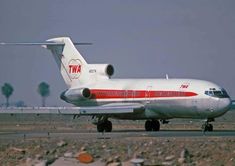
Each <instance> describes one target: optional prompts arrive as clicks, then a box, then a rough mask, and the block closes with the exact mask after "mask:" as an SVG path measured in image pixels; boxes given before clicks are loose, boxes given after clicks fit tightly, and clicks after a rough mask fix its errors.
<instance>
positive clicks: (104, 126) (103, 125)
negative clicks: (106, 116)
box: [97, 120, 113, 132]
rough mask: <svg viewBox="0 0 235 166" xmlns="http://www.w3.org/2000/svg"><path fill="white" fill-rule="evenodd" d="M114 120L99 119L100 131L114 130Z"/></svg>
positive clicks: (98, 127) (98, 126)
mask: <svg viewBox="0 0 235 166" xmlns="http://www.w3.org/2000/svg"><path fill="white" fill-rule="evenodd" d="M112 128H113V127H112V122H111V121H109V120H104V121H99V122H98V123H97V131H98V132H111V131H112Z"/></svg>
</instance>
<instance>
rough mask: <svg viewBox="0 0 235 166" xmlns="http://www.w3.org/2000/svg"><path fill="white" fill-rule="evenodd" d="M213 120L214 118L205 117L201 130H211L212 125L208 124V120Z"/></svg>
mask: <svg viewBox="0 0 235 166" xmlns="http://www.w3.org/2000/svg"><path fill="white" fill-rule="evenodd" d="M212 121H215V120H214V119H207V121H206V122H205V124H203V125H202V130H203V132H205V131H213V125H212V124H210V123H209V122H212Z"/></svg>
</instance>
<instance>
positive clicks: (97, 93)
mask: <svg viewBox="0 0 235 166" xmlns="http://www.w3.org/2000/svg"><path fill="white" fill-rule="evenodd" d="M91 94H92V97H91V98H92V99H122V98H124V99H125V98H162V97H164V98H166V97H192V96H197V95H198V94H197V93H194V92H185V91H146V90H105V89H91Z"/></svg>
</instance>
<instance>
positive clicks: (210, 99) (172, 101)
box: [61, 79, 231, 119]
mask: <svg viewBox="0 0 235 166" xmlns="http://www.w3.org/2000/svg"><path fill="white" fill-rule="evenodd" d="M81 87H82V88H88V89H89V90H90V92H91V96H90V98H89V99H86V98H70V97H68V96H62V97H61V98H62V99H63V100H65V101H66V102H69V103H72V104H74V105H76V106H97V105H105V104H109V103H140V104H143V105H144V107H145V111H144V112H141V113H139V114H130V115H118V116H115V117H114V118H120V119H150V118H152V119H170V118H195V119H210V118H216V117H219V116H221V115H223V114H224V113H226V112H227V111H228V110H229V108H230V104H231V100H230V98H229V96H228V94H227V93H226V91H225V90H224V89H223V88H221V87H219V86H218V85H216V84H214V83H212V82H208V81H202V80H194V79H103V80H99V81H97V82H93V83H90V84H86V85H83V86H79V87H73V88H72V89H69V90H70V92H73V91H76V90H77V89H81Z"/></svg>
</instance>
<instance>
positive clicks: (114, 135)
mask: <svg viewBox="0 0 235 166" xmlns="http://www.w3.org/2000/svg"><path fill="white" fill-rule="evenodd" d="M128 137H185V138H186V137H187V138H191V137H235V130H230V131H227V130H226V131H213V132H202V131H199V130H198V131H185V130H184V131H183V130H180V131H175V130H174V131H173V130H172V131H159V132H145V131H115V132H111V133H97V132H84V131H83V132H50V133H49V132H29V131H27V132H0V141H1V140H12V139H14V140H15V139H28V138H52V139H53V138H60V139H80V140H81V139H84V140H89V139H120V138H128Z"/></svg>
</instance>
